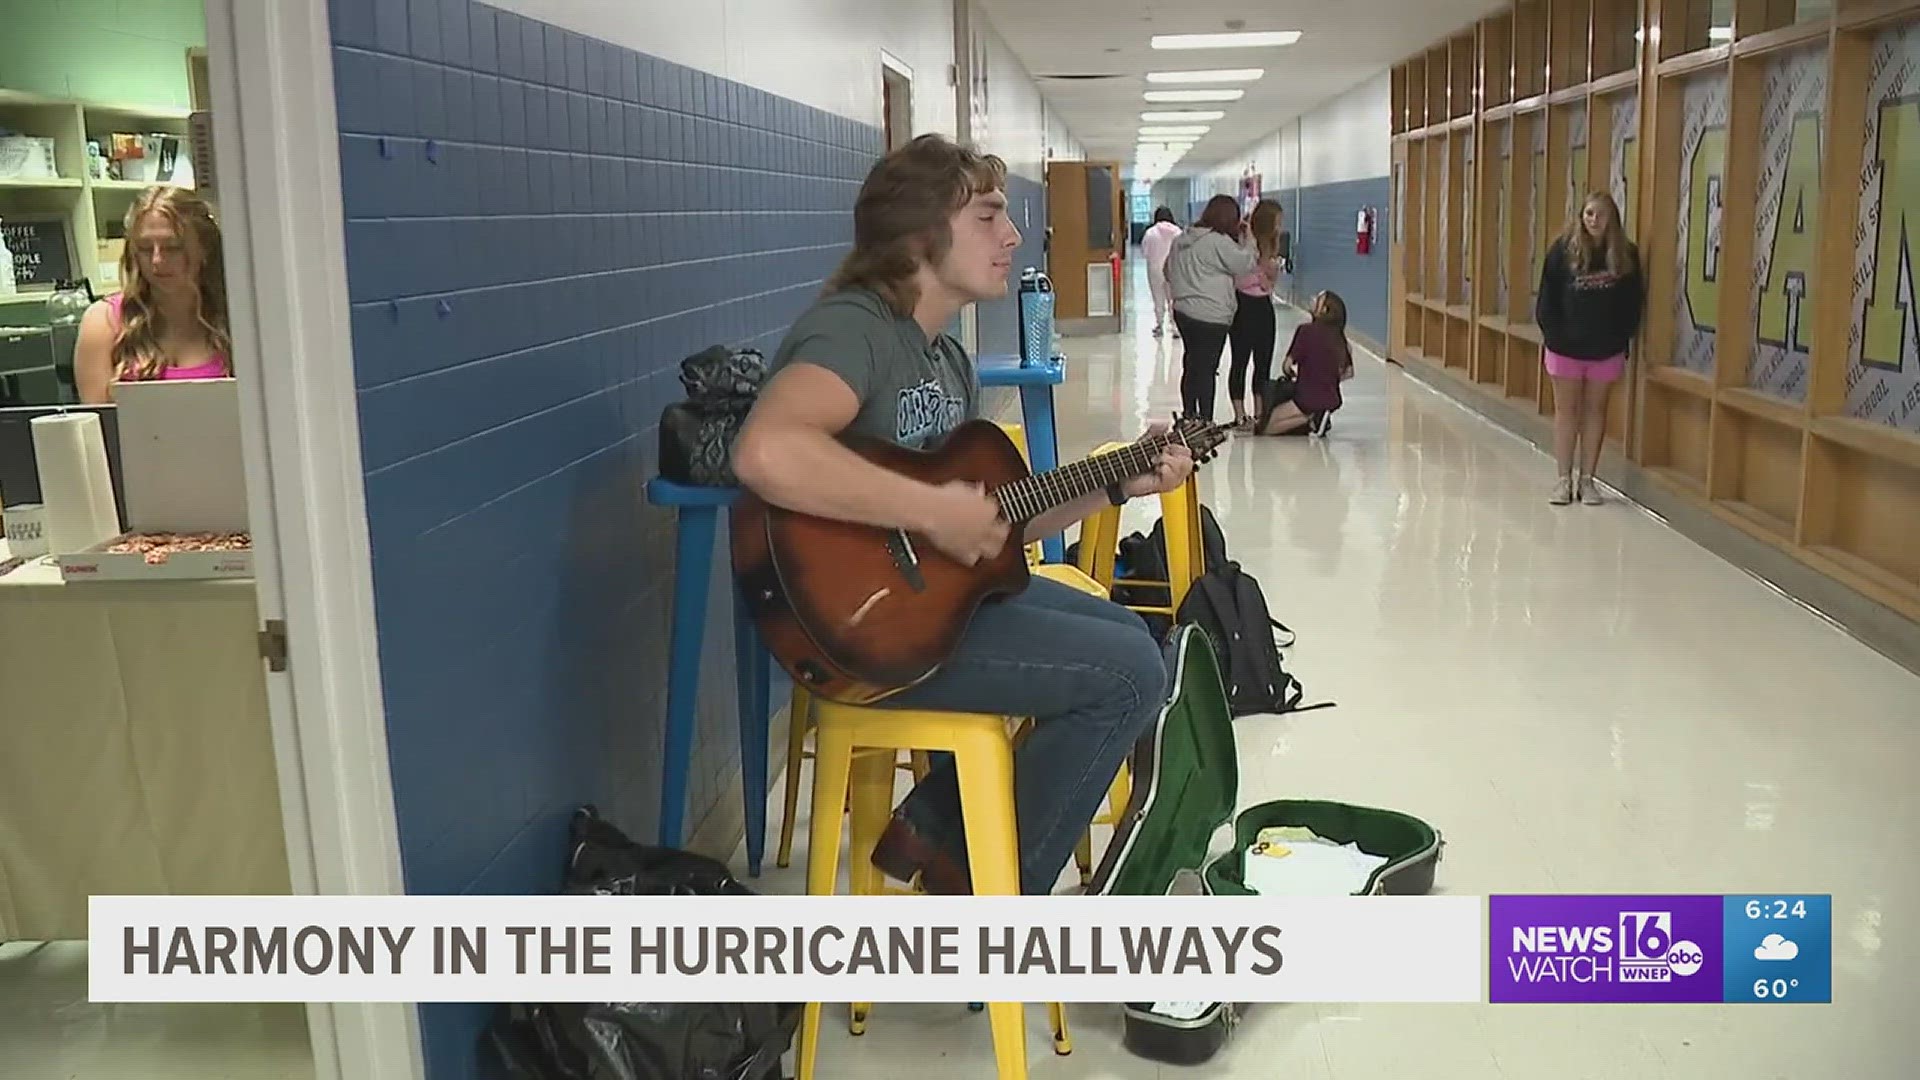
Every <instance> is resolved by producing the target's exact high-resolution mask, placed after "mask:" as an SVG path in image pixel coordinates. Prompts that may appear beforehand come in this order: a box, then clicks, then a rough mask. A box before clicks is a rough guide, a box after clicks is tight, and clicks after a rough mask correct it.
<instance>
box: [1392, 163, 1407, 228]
mask: <svg viewBox="0 0 1920 1080" xmlns="http://www.w3.org/2000/svg"><path fill="white" fill-rule="evenodd" d="M1406 218H1407V163H1406V162H1404V161H1396V162H1394V163H1393V243H1394V245H1395V246H1396V247H1397V246H1399V245H1400V244H1401V243H1402V242H1403V241H1405V240H1406V238H1407V233H1406V228H1405V226H1403V225H1402V224H1401V222H1403V221H1405V220H1406Z"/></svg>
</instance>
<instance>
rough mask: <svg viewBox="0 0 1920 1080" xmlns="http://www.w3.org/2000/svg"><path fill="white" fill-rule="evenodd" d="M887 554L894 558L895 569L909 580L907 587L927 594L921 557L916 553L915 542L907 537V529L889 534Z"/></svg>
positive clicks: (896, 530)
mask: <svg viewBox="0 0 1920 1080" xmlns="http://www.w3.org/2000/svg"><path fill="white" fill-rule="evenodd" d="M887 552H888V554H890V555H892V556H893V567H894V569H896V570H898V571H900V574H901V576H902V577H904V578H906V579H907V587H908V588H910V589H912V590H913V591H914V592H926V591H927V579H926V575H924V574H922V573H921V572H920V556H919V555H917V554H915V553H914V550H913V541H912V540H911V539H909V538H908V537H907V533H906V530H905V529H895V530H893V531H892V532H891V533H889V534H887Z"/></svg>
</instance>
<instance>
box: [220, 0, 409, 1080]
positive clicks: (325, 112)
mask: <svg viewBox="0 0 1920 1080" xmlns="http://www.w3.org/2000/svg"><path fill="white" fill-rule="evenodd" d="M206 9H207V11H206V13H207V46H208V49H207V51H208V59H209V74H210V77H211V82H212V91H213V107H212V113H213V126H214V170H215V181H214V188H215V191H214V196H215V198H216V200H217V203H218V207H219V212H220V217H221V227H222V232H223V234H224V239H225V246H226V252H227V266H228V279H229V294H230V296H229V302H230V306H231V317H232V330H233V344H234V355H235V358H236V359H237V360H238V361H240V363H239V364H237V365H236V367H237V368H238V372H237V374H238V380H239V385H240V394H241V404H242V418H241V423H242V436H243V439H244V445H245V451H246V469H247V502H248V513H249V517H250V523H251V528H252V533H253V542H254V546H255V549H256V551H255V566H256V574H257V578H258V586H259V607H260V616H261V619H262V623H263V626H262V629H263V630H268V631H270V632H273V633H275V634H277V633H278V632H280V630H281V628H284V634H285V639H286V641H287V643H288V650H289V660H288V662H287V663H286V664H284V665H281V664H270V665H269V670H268V671H267V675H266V678H267V695H268V702H269V707H270V709H271V711H272V723H273V738H274V753H275V758H276V760H277V762H278V766H279V779H280V790H281V801H282V805H283V815H284V819H285V822H286V831H287V854H288V862H289V864H290V866H291V869H292V874H293V887H294V889H295V891H296V892H300V893H321V894H335V893H375V894H388V893H399V892H403V891H404V887H403V881H402V878H401V874H400V857H399V841H398V834H397V831H396V828H395V825H394V814H393V793H392V790H391V787H390V785H389V782H388V774H387V749H386V727H385V713H384V707H383V705H382V702H381V697H380V681H379V671H378V663H377V657H376V654H375V651H374V622H373V585H372V566H371V561H370V559H369V555H368V547H367V535H366V509H365V488H364V482H363V480H362V476H361V467H360V453H359V445H360V440H359V417H358V413H357V411H356V407H355V397H354V386H353V360H352V350H351V343H350V340H349V336H348V332H347V326H348V309H347V288H346V252H345V240H344V233H343V231H342V225H341V207H340V168H339V165H340V163H339V155H338V151H337V147H338V135H337V131H338V128H337V125H336V123H335V119H334V109H333V100H334V98H333V67H332V59H331V56H330V52H329V49H330V44H331V37H332V36H331V34H330V32H329V29H328V24H327V5H326V0H206ZM323 582H324V586H323V585H322V583H323ZM273 668H279V669H280V670H272V669H273ZM307 1012H308V1024H309V1027H310V1029H311V1031H312V1035H313V1043H314V1065H315V1072H314V1075H315V1077H316V1078H317V1080H335V1078H338V1080H349V1078H351V1080H410V1078H415V1077H420V1076H422V1075H424V1069H423V1066H422V1062H421V1060H420V1051H419V1037H418V1032H417V1026H416V1023H415V1016H414V1011H413V1008H412V1007H411V1006H407V1005H312V1006H309V1007H308V1010H307Z"/></svg>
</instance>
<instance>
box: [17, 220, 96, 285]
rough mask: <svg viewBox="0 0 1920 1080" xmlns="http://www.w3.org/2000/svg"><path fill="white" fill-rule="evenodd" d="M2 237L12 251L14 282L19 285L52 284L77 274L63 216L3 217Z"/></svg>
mask: <svg viewBox="0 0 1920 1080" xmlns="http://www.w3.org/2000/svg"><path fill="white" fill-rule="evenodd" d="M0 237H5V238H6V242H7V250H8V251H11V252H13V283H14V287H15V288H18V289H26V288H28V287H29V286H33V285H47V286H51V285H53V284H54V283H55V282H58V281H63V280H66V279H68V278H72V277H76V276H78V275H76V274H75V273H74V272H73V258H72V255H73V247H72V245H70V244H68V243H67V219H66V218H64V217H39V216H35V217H32V218H24V217H8V218H5V219H4V220H0Z"/></svg>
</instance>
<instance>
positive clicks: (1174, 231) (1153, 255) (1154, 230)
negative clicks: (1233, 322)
mask: <svg viewBox="0 0 1920 1080" xmlns="http://www.w3.org/2000/svg"><path fill="white" fill-rule="evenodd" d="M1179 235H1180V226H1178V225H1175V224H1174V223H1173V211H1172V210H1169V209H1167V208H1166V207H1164V206H1163V207H1161V208H1160V209H1158V210H1155V211H1154V212H1153V224H1152V226H1150V227H1149V228H1148V229H1147V232H1146V235H1145V236H1142V237H1141V238H1140V253H1141V254H1142V255H1144V256H1146V259H1147V290H1148V291H1149V292H1151V293H1152V294H1153V336H1154V337H1159V336H1160V335H1161V334H1163V333H1166V329H1167V306H1168V303H1169V295H1168V293H1167V255H1168V254H1169V253H1170V252H1171V251H1172V250H1173V242H1174V240H1175V239H1176V238H1178V237H1179ZM1173 336H1174V337H1179V336H1180V328H1179V327H1177V326H1176V327H1174V331H1173Z"/></svg>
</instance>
